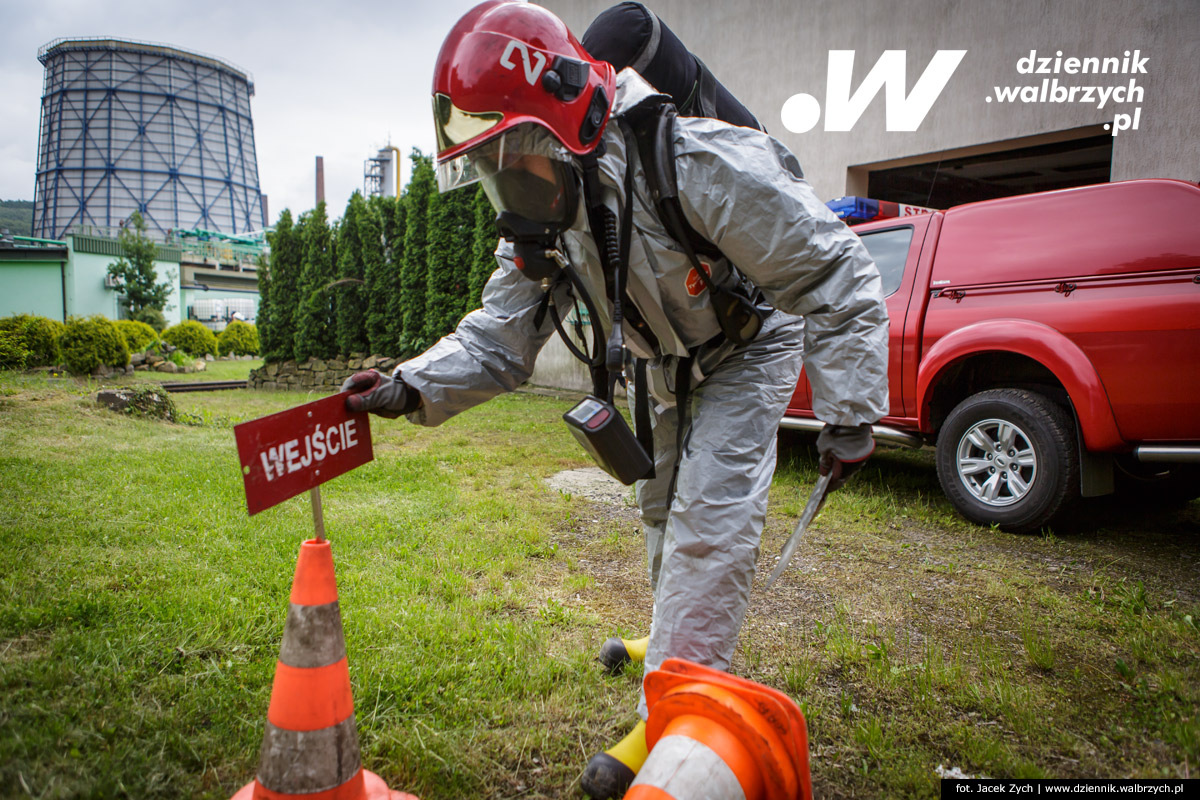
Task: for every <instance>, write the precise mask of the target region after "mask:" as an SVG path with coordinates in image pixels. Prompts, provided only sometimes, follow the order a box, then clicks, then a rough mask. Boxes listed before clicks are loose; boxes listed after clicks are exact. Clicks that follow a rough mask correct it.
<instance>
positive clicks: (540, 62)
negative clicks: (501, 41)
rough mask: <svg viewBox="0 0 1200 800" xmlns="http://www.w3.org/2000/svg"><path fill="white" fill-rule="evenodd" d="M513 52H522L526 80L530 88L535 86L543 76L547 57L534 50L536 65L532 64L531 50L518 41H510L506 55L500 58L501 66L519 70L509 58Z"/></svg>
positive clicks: (505, 51) (505, 50) (505, 49)
mask: <svg viewBox="0 0 1200 800" xmlns="http://www.w3.org/2000/svg"><path fill="white" fill-rule="evenodd" d="M513 50H520V51H521V60H522V61H524V62H525V80H527V81H529V85H530V86H533V85H534V84H535V83H537V79H538V76H539V75H541V74H542V67H544V66H546V56H545V55H543V54H542V53H539V52H538V51H537V50H534V51H533V61H534V62H536V63H533V62H530V60H529V48H527V47H526V46H525V43H524V42H518V41H517V40H516V39H510V40H509V41H508V47H506V48H504V55H502V56H500V66H502V67H504V68H505V69H516V68H517V65H516V64H514V63H513V62H512V60H511V59H510V58H509V56H511V55H512V51H513Z"/></svg>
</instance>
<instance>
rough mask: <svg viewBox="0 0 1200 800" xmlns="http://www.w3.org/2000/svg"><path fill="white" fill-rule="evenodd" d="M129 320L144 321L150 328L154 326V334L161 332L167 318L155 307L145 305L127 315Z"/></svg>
mask: <svg viewBox="0 0 1200 800" xmlns="http://www.w3.org/2000/svg"><path fill="white" fill-rule="evenodd" d="M129 318H130V319H131V320H134V321H135V322H144V323H146V324H147V325H149V326H150V327H151V328H154V332H155V333H156V334H159V333H162V332H163V330H165V329H166V327H167V318H166V317H164V316H163V313H162V312H161V311H159V310H158V309H157V308H152V307H150V306H146V307H145V308H141V309H138V310H137V311H134V312H133V313H132V314H130V315H129Z"/></svg>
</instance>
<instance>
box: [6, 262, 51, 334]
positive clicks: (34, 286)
mask: <svg viewBox="0 0 1200 800" xmlns="http://www.w3.org/2000/svg"><path fill="white" fill-rule="evenodd" d="M62 280H63V262H62V261H61V260H59V259H46V260H33V259H29V260H20V261H10V260H8V259H7V258H6V259H3V260H0V317H9V316H12V315H14V314H35V315H37V316H39V317H49V318H50V319H56V320H58V321H60V322H61V321H62V320H63V292H62Z"/></svg>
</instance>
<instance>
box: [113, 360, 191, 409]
mask: <svg viewBox="0 0 1200 800" xmlns="http://www.w3.org/2000/svg"><path fill="white" fill-rule="evenodd" d="M171 366H175V365H174V364H172V365H171ZM96 402H98V403H100V404H101V405H104V406H107V407H108V408H111V409H112V410H113V411H120V412H122V413H125V414H132V415H134V416H139V417H153V418H155V419H165V420H174V419H175V405H174V403H172V402H171V398H170V397H168V396H167V393H166V392H164V391H163V390H162V388H161V387H158V386H144V387H140V388H121V389H104V390H103V391H101V392H99V393H97V395H96Z"/></svg>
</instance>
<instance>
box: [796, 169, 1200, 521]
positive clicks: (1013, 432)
mask: <svg viewBox="0 0 1200 800" xmlns="http://www.w3.org/2000/svg"><path fill="white" fill-rule="evenodd" d="M854 231H855V232H856V233H857V234H858V235H859V236H860V237H861V238H862V240H863V242H864V243H865V244H866V246H867V249H868V250H870V251H871V254H872V255H873V256H874V258H875V261H876V263H877V264H878V265H879V271H880V274H881V276H882V278H883V286H884V294H885V295H887V306H888V313H889V314H890V315H891V339H890V353H889V358H890V361H889V369H888V380H889V387H890V393H891V401H890V402H891V407H890V409H889V413H888V416H887V417H885V418H884V419H882V420H880V423H879V425H877V426H875V438H876V440H877V441H880V442H883V443H887V444H897V445H905V446H910V447H920V446H924V445H935V446H936V449H937V451H936V460H937V470H938V477H939V480H940V481H941V485H942V489H943V491H945V493H946V495H947V496H948V497H949V499H950V501H951V502H952V503H953V504H954V505H955V507H956V508H957V509H958V510H959V511H960V512H961V513H962V514H963V515H964V516H966V517H967V518H969V519H971V520H973V521H975V522H978V523H981V524H996V525H999V527H1000V528H1002V529H1004V530H1009V531H1013V532H1024V531H1031V530H1037V529H1039V528H1041V527H1042V526H1044V525H1046V524H1048V523H1050V522H1051V521H1052V520H1054V519H1055V518H1056V517H1057V516H1058V515H1060V514H1061V513H1063V512H1064V511H1065V510H1066V509H1067V508H1069V506H1070V504H1071V503H1072V501H1073V500H1075V499H1076V498H1077V497H1080V496H1084V497H1091V496H1097V495H1103V494H1109V493H1111V492H1113V491H1114V488H1116V489H1118V490H1120V489H1121V488H1122V487H1124V486H1128V487H1131V488H1137V487H1141V488H1143V489H1149V490H1161V489H1168V488H1169V489H1172V490H1174V491H1176V492H1178V491H1180V490H1182V491H1183V492H1185V493H1187V494H1188V496H1189V497H1195V496H1200V466H1197V465H1198V464H1200V187H1198V186H1197V185H1196V184H1194V183H1188V182H1184V181H1173V180H1136V181H1125V182H1119V183H1109V184H1102V185H1098V186H1087V187H1081V188H1077V189H1067V190H1063V191H1055V192H1044V193H1039V194H1031V195H1022V196H1019V197H1007V198H1003V199H999V200H989V201H985V202H980V203H971V204H968V205H963V206H957V207H955V208H951V209H949V210H947V211H944V212H943V211H938V212H934V213H932V214H926V215H922V216H911V217H901V218H896V219H889V220H880V221H877V222H869V223H865V224H861V225H856V226H854ZM782 427H784V428H790V429H797V430H819V429H820V427H821V423H820V422H818V421H817V420H815V419H814V418H813V415H812V403H811V387H810V385H809V382H808V378H807V376H806V375H801V378H800V383H799V385H798V387H797V390H796V394H795V396H794V397H793V398H792V402H791V404H790V407H789V409H788V412H787V416H786V417H785V419H784V421H783V423H782Z"/></svg>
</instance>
